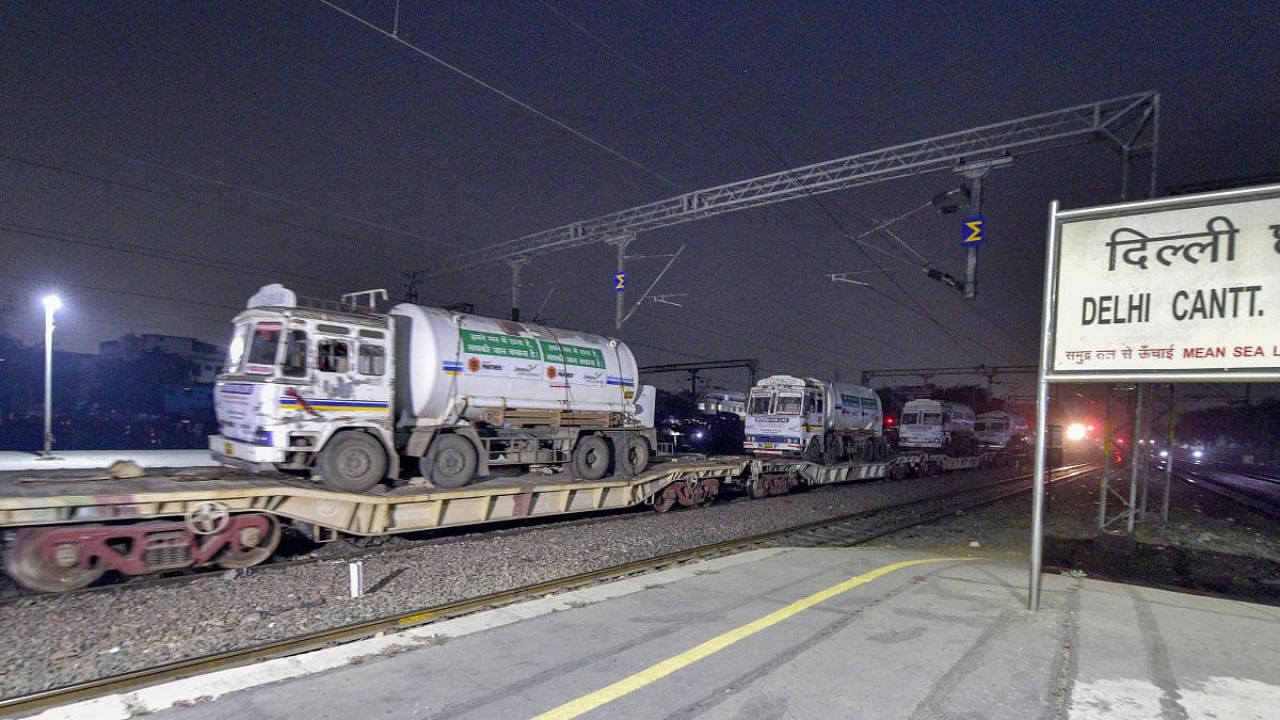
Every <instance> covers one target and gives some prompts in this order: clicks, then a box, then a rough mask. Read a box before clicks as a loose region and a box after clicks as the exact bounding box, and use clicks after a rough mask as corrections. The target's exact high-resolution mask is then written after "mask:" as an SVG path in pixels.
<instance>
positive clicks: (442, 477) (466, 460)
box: [427, 433, 479, 489]
mask: <svg viewBox="0 0 1280 720" xmlns="http://www.w3.org/2000/svg"><path fill="white" fill-rule="evenodd" d="M427 459H428V460H429V462H428V465H429V467H430V470H429V472H430V475H429V477H430V478H431V482H432V483H433V484H434V485H435V486H436V487H442V488H449V489H452V488H460V487H462V486H463V485H466V484H467V483H469V482H471V480H472V478H474V477H475V476H476V466H477V465H478V464H479V460H478V459H477V458H476V449H475V447H474V446H472V444H471V441H470V440H468V439H466V438H464V437H462V436H461V435H455V434H453V433H445V434H443V435H440V436H438V437H437V438H436V439H435V442H433V443H431V450H430V451H429V452H428V453H427Z"/></svg>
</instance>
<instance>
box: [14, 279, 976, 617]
mask: <svg viewBox="0 0 1280 720" xmlns="http://www.w3.org/2000/svg"><path fill="white" fill-rule="evenodd" d="M364 295H365V296H366V297H365V300H364V301H362V302H360V303H357V302H355V301H356V298H355V297H352V296H347V297H346V298H345V300H344V302H342V303H339V304H333V305H327V306H326V305H323V304H314V303H312V304H307V303H303V302H300V301H299V299H298V298H297V297H296V295H295V294H294V293H292V292H290V291H289V290H287V289H285V288H283V287H281V286H279V285H273V286H267V287H264V288H263V289H262V290H261V291H260V292H259V293H257V294H256V295H254V296H253V298H251V299H250V301H249V303H248V306H249V307H248V309H247V310H245V311H244V312H243V313H241V314H240V315H239V316H237V317H236V319H235V335H234V340H233V342H232V345H231V349H230V358H229V364H228V367H227V369H226V372H225V373H224V374H223V375H222V376H221V377H220V378H219V380H218V384H217V389H216V403H217V412H218V421H219V427H220V430H221V434H220V435H217V436H213V437H212V438H211V440H210V448H211V450H212V451H213V454H214V456H215V457H216V458H217V459H219V460H220V461H222V462H223V463H224V464H226V465H228V466H230V467H228V468H226V469H225V470H222V471H216V472H213V473H211V474H208V475H205V476H202V477H199V478H193V477H192V476H190V475H174V476H150V477H142V478H134V479H103V478H101V477H95V478H92V487H91V488H90V486H89V485H87V484H86V482H85V481H84V479H68V480H58V479H56V478H45V479H44V480H43V481H42V482H37V483H30V482H23V478H21V477H19V476H9V477H4V476H0V530H3V534H4V538H5V548H4V566H5V571H6V572H7V573H8V574H9V575H10V576H11V577H12V578H13V579H15V580H16V581H17V582H18V583H20V584H21V585H24V586H26V587H28V588H32V589H36V590H40V591H50V592H52V591H63V590H72V589H76V588H80V587H85V586H87V585H89V584H91V583H93V582H95V581H96V580H97V579H98V578H100V577H101V576H102V575H103V574H104V573H106V572H108V571H115V572H119V573H122V574H125V575H144V574H151V573H159V572H166V571H174V570H182V569H187V568H197V567H205V566H218V567H224V568H244V567H249V566H252V565H256V564H258V563H261V562H264V561H266V560H268V559H270V558H271V556H272V555H273V554H274V553H275V551H276V548H277V546H278V544H279V543H280V540H281V536H282V533H283V530H284V528H285V526H286V525H287V526H291V527H292V528H293V529H294V530H296V531H299V532H302V533H304V534H305V535H308V536H310V538H311V539H312V540H313V541H315V542H327V541H330V540H334V539H337V538H338V537H341V536H344V535H345V536H362V537H371V536H382V535H389V534H396V533H406V532H413V531H420V530H430V529H437V528H445V527H457V526H462V525H479V524H488V523H495V522H502V521H508V520H516V519H522V518H533V517H550V516H562V515H567V514H573V513H581V512H591V511H599V510H607V509H617V508H627V507H636V506H643V505H649V506H652V507H653V509H654V510H657V511H659V512H664V511H667V510H670V509H672V508H674V507H677V506H684V507H693V506H698V505H703V504H707V503H710V502H712V501H714V500H715V499H716V498H717V496H719V495H720V494H721V493H722V492H723V491H724V490H725V489H728V488H736V489H737V490H738V491H739V492H741V493H743V494H746V495H748V496H750V497H752V498H761V497H764V496H767V495H775V494H782V493H786V492H789V491H790V490H792V489H793V488H795V487H798V486H815V485H824V484H831V483H839V482H848V481H855V480H900V479H903V478H906V477H908V476H911V475H932V474H934V473H937V472H945V471H950V470H960V469H971V468H976V467H979V466H981V465H984V464H988V463H993V462H994V463H997V464H998V463H1000V460H999V457H1000V456H999V454H998V453H983V454H976V453H975V454H970V455H968V456H964V457H956V456H954V454H953V456H949V455H946V454H942V453H934V452H929V451H928V450H924V449H922V450H915V451H899V452H896V453H891V452H890V451H889V448H888V446H887V444H886V443H885V440H884V437H883V434H882V432H881V429H882V418H883V414H882V409H881V406H880V400H879V398H878V397H877V396H876V394H875V393H874V392H873V391H872V390H870V389H869V388H863V387H858V386H842V385H837V384H830V383H824V382H821V381H818V380H813V379H801V378H795V377H791V376H775V377H773V378H768V379H766V380H764V381H762V382H761V383H760V384H758V385H757V387H756V388H753V390H752V392H751V401H752V402H753V403H754V410H752V411H751V413H750V415H751V417H749V418H748V422H749V423H754V424H751V425H748V427H749V428H750V429H749V432H751V433H752V434H753V438H752V439H751V440H750V442H751V443H752V444H753V446H752V448H751V449H752V451H753V454H751V455H730V456H711V457H708V456H702V455H697V456H665V457H653V456H652V453H653V451H655V450H656V449H657V444H656V435H655V433H654V429H653V410H654V407H653V399H654V392H653V390H652V388H649V387H642V386H639V385H638V383H637V380H638V378H637V377H636V364H635V359H634V358H633V357H632V355H631V352H630V350H628V349H627V347H626V345H625V344H623V343H622V342H620V341H617V340H612V339H608V338H604V337H601V336H598V335H592V334H589V333H582V332H576V331H571V330H559V329H555V328H549V327H543V326H539V325H533V324H528V323H519V322H514V321H504V320H496V319H493V318H484V317H480V316H476V315H470V314H465V313H453V312H449V311H446V310H442V309H437V308H427V307H422V306H418V305H411V304H400V305H396V306H395V307H393V308H391V309H390V310H389V311H388V312H385V313H384V312H379V311H377V310H376V309H375V308H374V307H373V304H374V303H373V302H372V301H373V296H374V294H373V293H366V294H364ZM377 295H378V296H379V297H383V298H385V293H384V292H379V293H377ZM915 402H919V401H915ZM908 405H909V406H910V404H908ZM752 418H754V420H752ZM968 418H969V424H968V428H969V430H970V431H972V427H973V424H972V413H970V414H969V416H968ZM904 419H905V414H904ZM920 420H922V421H927V420H929V418H927V417H924V414H922V415H921V417H920ZM913 424H917V423H913ZM904 425H905V423H904ZM766 428H768V429H766ZM904 430H905V427H904ZM771 445H772V447H770V446H771ZM954 447H955V446H954V443H953V444H952V449H953V450H954ZM502 466H508V467H511V466H515V467H519V468H521V469H522V470H533V471H535V472H525V474H523V475H521V476H519V477H511V476H504V477H501V478H495V479H489V480H486V481H484V482H475V483H472V481H473V480H474V479H475V478H477V477H483V476H485V475H486V474H487V473H489V472H490V471H491V470H493V469H495V468H498V467H502ZM531 466H532V467H531ZM245 468H247V469H250V470H253V471H255V472H254V473H250V474H245V473H243V472H238V471H237V469H245ZM263 470H267V471H270V472H261V471H263ZM415 471H416V472H415Z"/></svg>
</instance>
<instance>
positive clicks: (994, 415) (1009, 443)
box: [973, 410, 1031, 450]
mask: <svg viewBox="0 0 1280 720" xmlns="http://www.w3.org/2000/svg"><path fill="white" fill-rule="evenodd" d="M1030 433H1031V428H1030V427H1029V426H1028V425H1027V419H1026V418H1024V417H1022V416H1021V415H1015V414H1013V413H1010V412H1005V411H1003V410H993V411H991V412H984V413H979V414H978V417H977V418H976V419H975V420H974V424H973V436H974V438H975V439H977V441H978V446H979V447H981V448H987V449H995V450H1021V449H1023V448H1025V447H1026V446H1027V441H1028V438H1029V436H1030Z"/></svg>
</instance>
